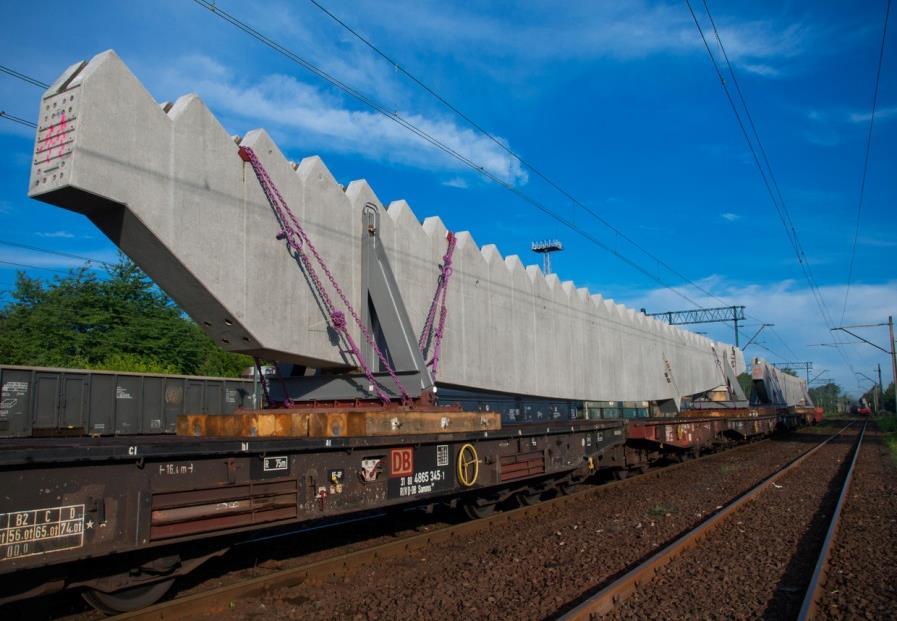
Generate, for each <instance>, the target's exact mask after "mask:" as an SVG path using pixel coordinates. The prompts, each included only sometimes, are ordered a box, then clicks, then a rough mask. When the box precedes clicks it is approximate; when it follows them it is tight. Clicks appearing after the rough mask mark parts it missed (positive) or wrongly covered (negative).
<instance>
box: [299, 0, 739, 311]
mask: <svg viewBox="0 0 897 621" xmlns="http://www.w3.org/2000/svg"><path fill="white" fill-rule="evenodd" d="M309 2H310V3H311V4H313V5H314V6H315V7H317V8H318V9H320V10H321V11H322V12H323V13H324V14H325V15H327V16H328V17H329V18H330V19H332V20H333V21H334V22H336V23H337V24H339V25H340V26H341V27H342V28H344V29H345V30H346V31H347V32H349V33H350V34H351V35H352V36H354V37H355V38H356V39H358V40H359V41H361V42H362V43H363V44H364V45H366V46H367V47H368V48H370V49H371V50H372V51H373V52H374V53H376V54H377V55H378V56H380V57H381V58H383V59H384V60H385V61H386V62H388V63H389V64H390V65H392V66H393V67H394V68H395V69H396V71H398V72H399V73H401V74H402V75H404V76H405V77H407V78H408V79H409V80H411V81H412V82H414V83H415V84H417V85H418V86H419V87H420V88H422V89H423V90H424V91H426V92H427V93H429V94H430V95H432V96H433V97H434V98H435V99H436V100H437V101H439V102H440V103H441V104H443V105H444V106H445V107H446V108H448V109H449V110H451V111H452V112H454V113H455V114H457V115H458V116H459V117H460V118H461V119H463V120H464V121H465V122H467V124H468V125H470V126H471V127H472V128H474V129H475V130H477V131H478V132H480V133H481V134H482V135H483V136H484V137H486V138H487V139H488V140H490V141H491V142H493V143H494V144H495V145H496V146H498V148H500V149H501V150H502V151H504V152H505V153H507V154H508V155H510V156H511V157H512V158H514V159H515V160H516V161H517V162H519V163H520V164H521V165H523V166H524V167H526V168H527V169H528V170H529V171H530V172H532V173H533V174H534V175H536V176H537V177H539V178H540V179H542V181H544V182H545V183H547V184H548V185H549V186H550V187H551V188H553V189H554V190H556V191H557V192H559V193H560V194H561V195H562V196H564V197H565V198H566V199H568V200H569V201H570V202H571V203H573V204H574V205H575V206H576V207H579V208H580V209H582V210H583V211H585V212H586V213H588V214H589V215H590V216H592V217H593V218H595V219H596V220H597V221H598V222H600V223H601V224H602V225H604V226H605V227H607V228H608V229H609V230H611V231H612V232H613V233H615V234H616V235H618V236H619V237H620V238H622V239H623V240H624V241H626V242H628V243H629V244H631V245H632V246H633V247H635V248H636V249H638V250H639V251H641V252H642V253H643V254H645V255H646V256H647V257H649V258H651V259H652V260H653V261H655V262H656V263H657V264H658V265H659V266H662V267H663V268H665V269H666V270H667V271H668V272H670V273H671V274H673V275H674V276H676V277H677V278H680V279H682V281H683V282H684V283H685V284H688V285H691V286H692V287H694V288H695V289H697V290H698V291H700V292H701V293H704V294H705V295H708V296H710V297H712V298H716V299H717V300H719V301H722V300H721V299H720V298H718V297H717V296H716V295H714V294H713V293H712V292H710V291H708V290H707V289H706V288H705V287H703V286H701V285H699V284H698V283H696V282H694V281H693V280H691V279H690V278H688V277H687V276H685V275H684V274H682V273H681V272H679V271H678V270H676V269H675V268H674V267H672V266H671V265H669V264H668V263H667V262H666V261H664V260H663V259H661V258H660V257H658V256H656V255H655V254H653V253H652V252H651V251H649V250H648V249H647V248H645V247H643V246H642V245H641V244H639V243H638V242H637V241H635V240H634V239H632V238H631V237H629V236H628V235H626V233H624V232H623V231H622V230H620V229H619V228H618V227H616V226H614V225H613V224H612V223H611V222H609V221H608V220H607V219H606V218H604V217H603V216H602V215H601V214H599V213H598V212H596V211H595V210H594V209H592V208H590V207H589V206H588V205H586V204H585V203H583V202H582V201H580V200H579V199H578V198H576V196H574V195H573V194H572V193H571V192H570V191H568V190H567V189H565V188H564V187H563V186H561V185H560V184H559V183H557V182H556V181H554V180H553V179H552V178H551V177H549V176H548V175H547V174H546V173H544V172H542V170H541V169H539V168H537V167H536V165H535V164H533V163H532V162H530V161H529V160H527V159H525V158H524V157H523V156H521V155H520V154H519V153H517V152H516V151H515V150H513V149H511V148H510V147H509V146H508V145H507V144H506V143H505V142H503V141H502V140H500V139H499V138H497V137H496V136H495V135H493V134H492V133H491V132H490V131H489V130H487V129H485V128H484V127H483V126H482V124H480V123H478V122H477V121H475V120H474V119H473V118H471V117H470V116H469V115H468V114H466V113H465V112H463V111H462V110H460V109H459V108H458V107H457V106H456V105H454V104H452V103H451V102H450V101H448V99H446V98H445V97H443V96H442V95H440V94H439V93H438V92H436V91H435V90H433V89H432V88H431V87H430V86H428V85H427V84H426V83H425V82H423V80H421V79H420V78H418V77H417V76H415V75H414V74H412V73H411V72H410V71H408V70H407V69H405V68H404V67H403V66H402V65H401V64H400V63H399V62H398V61H396V60H394V59H393V58H391V57H390V56H389V55H387V54H386V53H385V52H384V51H383V50H381V49H380V48H379V47H377V46H376V45H374V44H373V43H372V42H371V41H370V40H368V39H367V38H365V37H364V36H363V35H362V34H360V33H359V32H358V31H356V30H355V29H354V28H352V27H351V26H349V25H348V24H347V23H346V22H345V21H343V20H342V19H340V18H339V17H337V16H336V15H334V14H333V13H332V12H331V11H330V10H328V9H327V8H326V7H324V6H323V5H322V4H321V3H320V2H318V1H317V0H309Z"/></svg>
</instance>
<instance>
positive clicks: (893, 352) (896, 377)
mask: <svg viewBox="0 0 897 621" xmlns="http://www.w3.org/2000/svg"><path fill="white" fill-rule="evenodd" d="M879 326H888V345H889V348H888V349H885V348H884V347H881V346H880V345H876V344H875V343H873V342H872V341H870V340H868V339H865V338H863V337H862V336H860V335H859V334H856V333H854V332H851V331H850V330H848V329H847V328H877V327H879ZM835 330H841V332H846V333H847V334H849V335H850V336H852V337H855V338H857V339H859V340H861V341H862V342H864V343H866V344H867V345H872V347H874V348H875V349H877V350H879V351H883V352H884V353H886V354H888V355H890V356H891V373H892V376H893V379H892V381H893V382H894V390H895V391H897V344H895V342H894V317H893V316H891V315H888V322H887V323H864V324H858V325H855V326H838V327H837V328H832V331H833V332H834V331H835ZM889 350H890V351H889ZM882 388H884V386H882Z"/></svg>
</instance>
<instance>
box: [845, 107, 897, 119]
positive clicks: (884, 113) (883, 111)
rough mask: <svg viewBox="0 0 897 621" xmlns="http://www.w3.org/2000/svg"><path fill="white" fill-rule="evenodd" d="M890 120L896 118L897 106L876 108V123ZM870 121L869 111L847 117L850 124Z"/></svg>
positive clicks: (852, 113)
mask: <svg viewBox="0 0 897 621" xmlns="http://www.w3.org/2000/svg"><path fill="white" fill-rule="evenodd" d="M890 118H897V106H888V107H885V108H878V109H877V110H876V111H875V120H876V121H884V120H887V119H890ZM871 119H872V111H871V110H870V111H869V112H851V113H850V114H848V115H847V120H849V121H850V122H851V123H868V122H869V121H870V120H871Z"/></svg>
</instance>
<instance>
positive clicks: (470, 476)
mask: <svg viewBox="0 0 897 621" xmlns="http://www.w3.org/2000/svg"><path fill="white" fill-rule="evenodd" d="M479 476H480V457H479V455H477V450H476V448H475V447H474V446H473V444H465V445H464V446H462V447H461V450H460V451H458V482H459V483H461V485H463V486H464V487H471V486H472V485H473V484H474V483H476V482H477V477H479Z"/></svg>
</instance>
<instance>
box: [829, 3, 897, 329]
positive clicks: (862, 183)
mask: <svg viewBox="0 0 897 621" xmlns="http://www.w3.org/2000/svg"><path fill="white" fill-rule="evenodd" d="M890 15H891V0H887V3H886V4H885V17H884V25H883V26H882V28H881V46H880V47H879V49H878V69H876V71H875V88H874V89H873V91H872V113H871V115H870V116H869V131H868V132H867V134H866V153H865V155H864V156H863V174H862V177H861V180H860V197H859V200H858V201H857V217H856V224H855V226H854V229H853V244H852V245H851V249H850V267H849V269H848V271H847V289H846V290H845V292H844V305H843V306H842V308H841V321H840V323H842V324H843V323H844V316H845V315H846V314H847V301H848V299H849V298H850V285H851V284H852V282H853V265H854V261H855V260H856V255H857V239H858V238H859V236H860V220H861V218H862V215H863V199H864V198H865V195H866V175H867V174H868V172H869V153H870V152H871V150H872V129H873V128H874V127H875V111H876V108H877V106H878V85H879V82H881V66H882V64H883V62H884V57H885V41H886V40H887V37H888V17H889V16H890Z"/></svg>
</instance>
